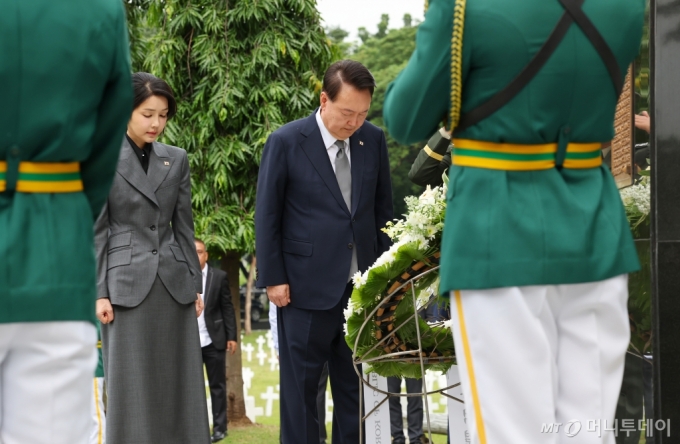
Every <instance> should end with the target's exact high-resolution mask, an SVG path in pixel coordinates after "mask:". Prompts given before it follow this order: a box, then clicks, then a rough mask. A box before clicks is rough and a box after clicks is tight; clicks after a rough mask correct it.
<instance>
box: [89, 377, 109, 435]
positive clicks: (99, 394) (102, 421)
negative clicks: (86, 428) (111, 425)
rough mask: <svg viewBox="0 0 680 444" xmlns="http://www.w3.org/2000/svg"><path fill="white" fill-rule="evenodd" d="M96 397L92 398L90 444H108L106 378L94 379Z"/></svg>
mask: <svg viewBox="0 0 680 444" xmlns="http://www.w3.org/2000/svg"><path fill="white" fill-rule="evenodd" d="M92 386H93V388H94V395H93V396H92V403H91V406H92V407H91V409H90V410H91V412H90V417H91V418H92V421H91V423H90V424H91V425H90V444H105V443H106V415H105V414H104V378H94V382H93V384H92Z"/></svg>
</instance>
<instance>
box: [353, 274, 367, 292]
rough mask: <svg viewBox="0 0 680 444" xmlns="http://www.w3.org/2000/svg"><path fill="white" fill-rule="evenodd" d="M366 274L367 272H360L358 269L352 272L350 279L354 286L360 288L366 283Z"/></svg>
mask: <svg viewBox="0 0 680 444" xmlns="http://www.w3.org/2000/svg"><path fill="white" fill-rule="evenodd" d="M367 277H368V275H367V274H362V273H361V272H360V271H357V272H356V273H354V276H352V281H353V282H354V288H361V287H363V286H364V285H366V279H367Z"/></svg>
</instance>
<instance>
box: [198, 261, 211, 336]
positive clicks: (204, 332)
mask: <svg viewBox="0 0 680 444" xmlns="http://www.w3.org/2000/svg"><path fill="white" fill-rule="evenodd" d="M201 274H202V275H203V291H204V292H205V290H206V288H205V282H206V280H207V279H208V264H205V266H204V267H203V270H201ZM204 294H205V293H204ZM201 297H203V295H201ZM204 314H205V298H203V311H202V312H201V315H200V316H199V317H198V337H199V338H200V339H201V347H205V346H206V345H210V344H212V339H210V333H208V328H207V327H206V326H205V316H203V315H204Z"/></svg>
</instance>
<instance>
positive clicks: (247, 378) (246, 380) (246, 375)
mask: <svg viewBox="0 0 680 444" xmlns="http://www.w3.org/2000/svg"><path fill="white" fill-rule="evenodd" d="M253 376H255V372H254V371H252V370H251V368H250V367H243V372H242V377H243V386H244V387H245V388H246V390H248V389H249V388H250V382H251V381H252V380H253Z"/></svg>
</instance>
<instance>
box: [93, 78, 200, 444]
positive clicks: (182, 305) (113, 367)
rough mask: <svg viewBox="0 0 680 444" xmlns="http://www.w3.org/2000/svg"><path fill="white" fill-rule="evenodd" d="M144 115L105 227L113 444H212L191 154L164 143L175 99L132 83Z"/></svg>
mask: <svg viewBox="0 0 680 444" xmlns="http://www.w3.org/2000/svg"><path fill="white" fill-rule="evenodd" d="M132 79H133V86H134V95H135V96H134V110H133V112H132V116H131V117H130V121H129V122H128V127H127V134H126V137H125V139H124V140H123V146H122V148H121V152H120V158H119V161H118V167H117V171H116V172H117V174H116V176H115V179H114V182H113V186H112V187H111V192H110V193H109V198H108V202H107V204H106V206H105V207H104V210H103V212H102V214H101V215H100V216H99V218H98V220H97V223H96V226H95V244H96V248H97V261H98V285H97V287H98V300H97V317H98V319H99V320H100V321H101V323H102V324H103V325H102V345H103V347H102V348H103V356H104V374H105V378H106V384H107V396H108V409H107V421H108V424H107V429H106V441H107V443H109V444H130V443H140V444H141V443H145V444H152V443H164V444H171V443H176V444H188V443H192V444H193V443H199V444H207V443H209V442H210V430H209V425H208V415H207V405H206V398H205V384H204V381H203V366H202V358H201V347H200V342H199V337H198V327H197V322H196V316H198V315H199V314H200V312H201V311H202V309H203V305H202V301H201V298H200V295H199V293H202V278H201V271H200V268H199V263H198V256H197V255H196V249H195V247H194V223H193V218H192V213H191V183H190V178H189V162H188V161H187V154H186V151H184V150H183V149H181V148H176V147H173V146H169V145H164V144H162V143H159V142H156V139H157V138H158V136H159V135H160V134H161V133H162V132H163V129H164V128H165V124H166V122H167V120H168V119H170V118H171V117H172V116H173V115H174V114H175V112H176V109H177V105H176V102H175V99H174V97H173V94H172V90H171V89H170V87H169V86H168V85H167V83H165V82H164V81H163V80H161V79H159V78H157V77H155V76H153V75H151V74H147V73H135V74H134V75H133V76H132Z"/></svg>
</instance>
